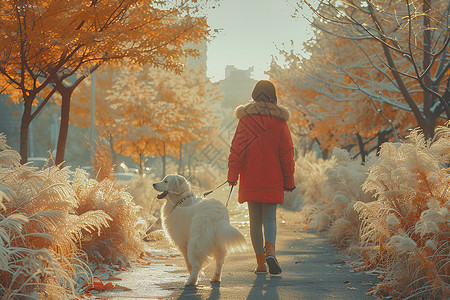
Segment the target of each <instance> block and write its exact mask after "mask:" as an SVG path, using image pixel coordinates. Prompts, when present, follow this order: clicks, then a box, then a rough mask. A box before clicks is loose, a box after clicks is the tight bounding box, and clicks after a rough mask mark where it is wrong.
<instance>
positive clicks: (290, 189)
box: [284, 186, 296, 193]
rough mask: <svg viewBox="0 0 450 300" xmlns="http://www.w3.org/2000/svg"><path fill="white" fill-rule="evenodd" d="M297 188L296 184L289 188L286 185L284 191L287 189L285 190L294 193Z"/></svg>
mask: <svg viewBox="0 0 450 300" xmlns="http://www.w3.org/2000/svg"><path fill="white" fill-rule="evenodd" d="M295 188H296V187H295V186H294V187H293V188H287V187H285V188H284V191H285V192H289V193H292V191H293V190H295Z"/></svg>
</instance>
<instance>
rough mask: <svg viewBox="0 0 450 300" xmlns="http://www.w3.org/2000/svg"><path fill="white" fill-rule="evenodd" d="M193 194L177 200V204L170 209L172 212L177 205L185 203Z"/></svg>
mask: <svg viewBox="0 0 450 300" xmlns="http://www.w3.org/2000/svg"><path fill="white" fill-rule="evenodd" d="M192 196H194V195H193V194H192V193H191V194H189V195H187V196H184V197H183V198H181V199H180V200H179V201H178V202H177V204H175V206H174V207H173V208H172V210H171V211H170V213H172V212H173V210H174V209H175V207H177V206H178V205H180V204H181V203H183V201H184V200H186V199H188V198H190V197H192Z"/></svg>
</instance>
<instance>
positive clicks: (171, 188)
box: [153, 175, 191, 199]
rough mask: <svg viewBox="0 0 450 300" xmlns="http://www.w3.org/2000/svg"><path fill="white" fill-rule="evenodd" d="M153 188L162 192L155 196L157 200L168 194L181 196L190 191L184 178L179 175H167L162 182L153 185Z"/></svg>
mask: <svg viewBox="0 0 450 300" xmlns="http://www.w3.org/2000/svg"><path fill="white" fill-rule="evenodd" d="M153 188H154V189H155V190H157V191H158V192H162V193H161V194H159V195H158V196H156V198H158V199H164V198H166V197H167V195H169V194H173V195H181V194H183V193H185V192H188V191H190V190H191V188H190V186H189V183H188V181H187V180H186V178H184V177H183V176H180V175H167V176H166V177H164V179H163V180H162V181H160V182H156V183H154V184H153Z"/></svg>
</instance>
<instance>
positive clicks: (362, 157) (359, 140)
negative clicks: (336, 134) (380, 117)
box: [356, 133, 367, 164]
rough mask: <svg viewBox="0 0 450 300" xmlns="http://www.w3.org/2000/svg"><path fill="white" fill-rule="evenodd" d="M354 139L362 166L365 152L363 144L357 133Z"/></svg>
mask: <svg viewBox="0 0 450 300" xmlns="http://www.w3.org/2000/svg"><path fill="white" fill-rule="evenodd" d="M356 139H357V140H358V146H359V154H360V155H361V162H362V163H363V164H364V163H365V162H366V156H367V153H366V150H365V149H364V142H363V140H362V138H361V136H360V135H359V133H357V134H356Z"/></svg>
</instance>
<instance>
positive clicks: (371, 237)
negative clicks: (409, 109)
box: [355, 127, 450, 299]
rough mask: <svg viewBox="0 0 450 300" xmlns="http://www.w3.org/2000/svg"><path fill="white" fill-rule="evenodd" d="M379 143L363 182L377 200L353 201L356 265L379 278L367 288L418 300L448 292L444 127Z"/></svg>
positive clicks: (449, 138)
mask: <svg viewBox="0 0 450 300" xmlns="http://www.w3.org/2000/svg"><path fill="white" fill-rule="evenodd" d="M407 141H408V142H407V143H401V144H399V143H385V144H383V145H382V148H381V152H380V160H379V162H378V163H376V164H374V165H373V166H372V167H371V168H370V169H369V175H368V177H367V179H366V181H365V182H364V184H363V189H364V190H365V191H369V192H373V193H374V194H375V195H376V196H377V201H375V202H371V203H362V202H357V203H356V204H355V209H356V210H357V211H358V213H359V214H360V217H361V219H362V225H361V244H360V249H359V250H360V251H361V252H362V255H363V258H364V263H363V264H362V265H361V267H363V268H365V269H368V270H372V271H374V272H376V273H377V274H378V275H379V276H380V278H381V282H380V283H379V284H378V285H377V286H376V287H375V288H374V289H373V292H375V293H376V292H379V293H383V292H385V293H388V294H394V295H403V296H404V295H409V297H420V298H422V299H428V298H429V299H435V298H441V299H445V298H447V297H449V296H450V288H449V284H450V280H449V278H450V277H449V276H450V253H449V249H450V245H449V243H450V215H449V209H450V200H449V199H450V190H449V186H450V172H449V169H448V168H447V167H446V165H447V164H448V163H449V162H450V129H449V128H446V127H439V128H438V129H437V130H436V133H435V137H434V139H433V140H431V141H427V140H426V139H425V138H424V135H423V134H422V133H421V132H420V131H419V130H418V129H416V130H413V131H412V132H411V134H410V135H409V136H408V137H407Z"/></svg>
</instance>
